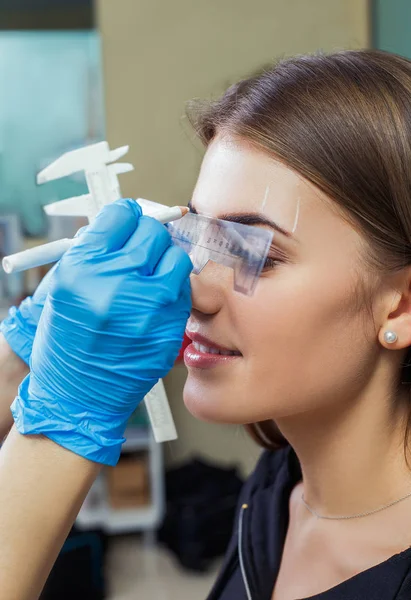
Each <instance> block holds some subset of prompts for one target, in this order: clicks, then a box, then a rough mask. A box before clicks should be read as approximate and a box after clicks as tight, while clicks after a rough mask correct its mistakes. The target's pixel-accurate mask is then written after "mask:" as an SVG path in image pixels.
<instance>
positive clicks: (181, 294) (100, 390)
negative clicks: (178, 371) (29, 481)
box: [12, 200, 192, 465]
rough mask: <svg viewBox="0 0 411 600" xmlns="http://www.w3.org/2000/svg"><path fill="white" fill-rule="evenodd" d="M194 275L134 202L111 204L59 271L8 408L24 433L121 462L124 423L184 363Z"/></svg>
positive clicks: (89, 455) (163, 231) (155, 223)
mask: <svg viewBox="0 0 411 600" xmlns="http://www.w3.org/2000/svg"><path fill="white" fill-rule="evenodd" d="M191 270H192V264H191V261H190V259H189V257H188V255H187V254H186V253H185V252H184V251H183V250H181V248H178V247H176V246H173V245H172V243H171V237H170V235H169V233H168V231H167V229H166V228H165V227H164V226H163V225H161V224H160V223H159V222H158V221H155V220H154V219H152V218H150V217H143V216H141V209H140V207H139V206H138V204H137V203H136V202H135V201H134V200H120V201H118V202H115V203H113V204H110V205H108V206H106V207H105V208H104V209H103V210H102V211H101V213H100V214H99V215H98V216H97V218H96V220H95V221H94V223H92V224H91V225H90V226H89V227H88V228H87V230H86V231H85V232H84V233H82V234H81V235H80V236H79V238H78V242H77V244H76V245H75V246H73V247H72V248H71V249H70V250H69V251H68V252H67V253H66V254H65V255H64V256H63V258H62V259H61V260H60V262H59V264H58V265H57V268H56V271H55V274H54V276H53V280H52V282H51V286H50V290H49V294H48V296H47V300H46V303H45V306H44V310H43V313H42V315H41V318H40V322H39V325H38V329H37V334H36V338H35V341H34V345H33V352H32V357H31V365H30V366H31V373H30V375H28V376H27V378H26V379H25V380H24V381H23V383H22V384H21V386H20V388H19V395H18V396H17V398H16V400H15V401H14V403H13V405H12V413H13V416H14V419H15V422H16V425H17V428H18V430H19V431H20V433H24V434H44V435H46V436H47V437H49V438H50V439H52V440H54V441H55V442H56V443H58V444H60V445H62V446H64V447H65V448H68V449H69V450H72V451H73V452H76V453H77V454H80V455H81V456H84V457H85V458H88V459H90V460H93V461H96V462H101V463H105V464H108V465H114V464H116V462H117V460H118V458H119V455H120V450H121V444H122V443H123V441H124V439H123V434H124V429H125V427H126V423H127V420H128V419H129V417H130V415H131V414H132V412H133V411H134V410H135V408H136V406H137V404H138V403H139V402H140V401H141V400H143V398H144V396H145V395H146V394H147V392H148V391H149V390H150V389H151V388H152V387H153V386H154V385H155V383H157V381H158V379H159V378H162V377H164V375H166V373H168V371H169V370H170V369H171V368H172V366H173V363H174V360H175V358H176V356H177V355H178V351H179V349H180V347H181V343H182V339H183V334H184V330H185V326H186V322H187V319H188V317H189V314H190V310H191V298H190V296H191V290H190V282H189V274H190V272H191Z"/></svg>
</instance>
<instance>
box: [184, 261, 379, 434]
mask: <svg viewBox="0 0 411 600" xmlns="http://www.w3.org/2000/svg"><path fill="white" fill-rule="evenodd" d="M324 281H327V278H324V277H318V278H314V277H313V276H312V274H310V273H308V272H307V273H306V274H304V273H303V272H298V273H297V271H296V270H295V272H294V273H293V275H292V276H288V275H286V274H284V275H282V274H281V273H280V272H279V274H278V276H277V275H273V277H270V278H268V277H267V278H262V280H261V281H260V282H259V286H258V287H257V290H256V294H255V296H254V297H253V298H251V299H247V298H244V299H243V298H240V297H237V298H236V299H235V301H232V302H231V303H229V304H228V306H226V307H225V311H226V313H225V314H226V319H225V320H224V321H223V320H222V321H221V326H224V327H225V331H227V327H228V326H229V330H230V331H231V335H232V339H233V341H234V342H235V343H236V346H237V347H238V348H239V349H240V350H241V352H242V353H243V358H241V360H239V361H238V362H237V363H236V364H234V365H232V366H231V367H228V368H226V369H225V370H224V368H222V369H221V370H219V371H218V372H217V370H215V371H214V372H213V371H212V370H211V371H210V372H201V373H198V372H191V371H190V372H189V377H188V380H187V385H186V389H185V394H184V396H185V402H186V405H187V407H188V408H189V410H190V411H191V412H193V413H194V414H195V415H196V416H198V417H199V418H202V419H205V420H212V421H223V422H232V423H249V422H254V421H259V420H265V419H270V418H280V417H282V416H286V415H290V414H296V413H299V412H302V411H306V410H309V409H314V408H318V407H319V406H321V404H324V403H328V402H330V398H333V400H332V401H338V398H339V397H341V396H342V397H343V396H344V394H345V395H348V394H349V391H351V388H352V386H353V385H361V382H362V381H364V378H365V377H367V376H368V372H369V371H370V369H372V368H373V352H372V351H370V348H373V344H372V343H371V342H370V339H371V338H372V336H373V331H372V326H371V325H370V327H369V329H368V331H367V327H366V325H365V323H364V312H363V311H358V310H355V307H356V299H355V296H354V294H353V291H352V290H353V286H352V285H347V282H345V283H344V282H342V281H341V279H338V280H337V279H336V278H335V280H334V281H332V279H331V277H328V284H327V285H326V286H325V284H324ZM228 324H229V325H228Z"/></svg>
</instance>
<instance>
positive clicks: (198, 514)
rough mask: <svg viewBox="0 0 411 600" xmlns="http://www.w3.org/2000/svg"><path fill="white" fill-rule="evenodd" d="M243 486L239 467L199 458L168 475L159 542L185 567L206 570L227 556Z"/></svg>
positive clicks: (169, 472)
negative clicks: (230, 466)
mask: <svg viewBox="0 0 411 600" xmlns="http://www.w3.org/2000/svg"><path fill="white" fill-rule="evenodd" d="M242 486H243V481H242V480H241V478H240V477H239V475H238V473H237V470H236V469H235V468H227V469H225V468H221V467H217V466H214V465H211V464H209V463H206V462H204V461H203V460H199V459H194V460H193V461H191V462H190V463H188V464H187V465H184V466H182V467H178V468H176V469H172V470H170V471H168V472H167V474H166V498H167V508H166V516H165V519H164V522H163V525H162V527H161V529H160V532H159V541H160V542H162V543H163V544H165V545H166V546H167V547H168V548H169V549H170V550H171V551H172V552H173V553H174V554H175V555H176V557H177V559H178V561H179V562H180V564H181V565H182V566H183V567H185V568H186V569H190V570H194V571H205V570H206V569H207V568H208V567H209V566H210V564H211V563H212V561H213V560H214V559H215V558H217V557H218V556H221V555H222V554H224V553H225V550H226V548H227V545H228V543H229V541H230V538H231V534H232V529H233V524H234V517H235V511H236V507H237V502H238V497H239V494H240V491H241V488H242Z"/></svg>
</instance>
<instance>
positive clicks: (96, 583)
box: [40, 529, 107, 600]
mask: <svg viewBox="0 0 411 600" xmlns="http://www.w3.org/2000/svg"><path fill="white" fill-rule="evenodd" d="M106 549H107V537H106V535H105V534H104V533H102V532H100V531H77V530H76V529H73V530H72V531H71V533H70V535H69V536H68V538H67V540H66V542H65V544H64V546H63V548H62V550H61V552H60V554H59V557H58V558H57V561H56V563H55V565H54V567H53V569H52V571H51V573H50V576H49V578H48V580H47V583H46V585H45V587H44V590H43V592H42V594H41V596H40V600H104V598H106V586H105V580H104V566H105V565H104V563H105V555H106Z"/></svg>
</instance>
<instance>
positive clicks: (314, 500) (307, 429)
mask: <svg viewBox="0 0 411 600" xmlns="http://www.w3.org/2000/svg"><path fill="white" fill-rule="evenodd" d="M394 402H395V400H394V399H392V400H390V399H389V397H388V395H387V396H385V397H384V396H382V395H381V392H380V393H379V394H376V393H372V391H371V390H370V391H369V393H367V394H364V396H363V397H362V398H361V399H360V401H356V402H351V403H349V404H345V405H344V406H342V407H341V406H340V405H338V407H336V404H335V403H334V404H332V403H331V404H330V406H331V409H328V410H321V411H317V413H316V414H314V413H312V414H308V413H304V415H301V416H300V417H295V416H293V417H292V418H286V419H281V420H279V421H277V424H278V426H279V428H280V430H281V431H282V433H283V435H284V436H285V437H286V438H287V439H288V441H289V442H290V444H291V445H292V446H293V448H294V450H295V452H296V453H297V456H298V458H299V460H300V463H301V468H302V473H303V482H304V497H305V500H306V501H307V502H308V504H309V505H310V506H311V507H312V508H314V509H315V510H316V511H317V512H318V513H319V514H323V515H326V516H336V515H350V514H357V513H360V512H365V511H368V510H373V509H375V508H378V507H379V506H382V505H384V504H386V503H389V502H390V501H393V500H395V499H397V498H400V497H401V496H403V495H405V494H407V493H408V492H411V471H410V469H409V467H408V466H407V463H406V459H405V452H404V439H405V423H406V417H407V411H408V410H409V409H408V407H407V405H406V402H398V403H397V404H398V406H401V408H398V409H397V410H396V411H393V408H392V407H393V406H394Z"/></svg>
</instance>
